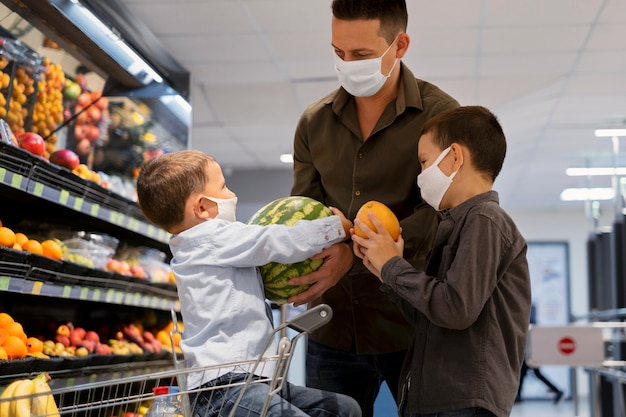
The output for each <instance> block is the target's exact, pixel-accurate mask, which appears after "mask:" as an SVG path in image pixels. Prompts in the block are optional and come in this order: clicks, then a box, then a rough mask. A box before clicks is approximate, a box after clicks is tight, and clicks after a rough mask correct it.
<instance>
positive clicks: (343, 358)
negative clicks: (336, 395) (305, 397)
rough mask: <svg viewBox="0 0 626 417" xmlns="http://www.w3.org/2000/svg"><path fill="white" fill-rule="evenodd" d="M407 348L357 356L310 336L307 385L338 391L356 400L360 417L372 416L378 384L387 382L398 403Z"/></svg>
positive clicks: (307, 358) (378, 388) (307, 354)
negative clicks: (361, 415)
mask: <svg viewBox="0 0 626 417" xmlns="http://www.w3.org/2000/svg"><path fill="white" fill-rule="evenodd" d="M405 355H406V351H404V350H402V351H399V352H393V353H384V354H378V355H358V354H357V353H356V352H345V351H342V350H337V349H334V348H331V347H328V346H325V345H322V344H320V343H317V342H314V341H313V340H311V339H310V338H309V340H308V346H307V352H306V385H307V386H308V387H313V388H317V389H324V390H328V391H333V392H340V393H342V394H346V395H349V396H350V397H352V398H354V399H355V400H357V402H358V403H359V405H360V406H361V410H362V411H363V417H372V416H373V415H374V402H375V401H376V397H377V396H378V391H379V390H380V385H381V384H382V382H383V381H385V382H386V383H387V386H388V387H389V391H391V394H392V395H393V398H394V400H395V401H396V403H397V402H398V397H397V395H398V380H399V378H400V370H401V369H402V364H403V362H404V356H405Z"/></svg>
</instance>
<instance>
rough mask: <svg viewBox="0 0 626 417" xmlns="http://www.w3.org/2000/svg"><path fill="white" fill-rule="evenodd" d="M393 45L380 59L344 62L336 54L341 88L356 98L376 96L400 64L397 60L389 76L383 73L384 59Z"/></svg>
mask: <svg viewBox="0 0 626 417" xmlns="http://www.w3.org/2000/svg"><path fill="white" fill-rule="evenodd" d="M396 39H397V38H396ZM396 39H394V41H393V42H391V45H393V44H394V42H395V41H396ZM391 45H389V47H388V48H387V50H385V52H383V54H382V55H381V56H379V57H378V58H371V59H360V60H356V61H344V60H343V59H341V58H340V57H339V56H337V54H335V72H336V73H337V78H338V79H339V83H340V84H341V86H342V87H343V88H344V89H345V90H346V91H347V92H348V93H350V94H352V95H353V96H355V97H371V96H373V95H374V94H376V93H377V92H378V91H379V90H380V89H381V87H382V86H383V85H384V84H385V81H387V78H389V76H390V75H391V72H392V71H393V69H394V68H395V67H396V64H397V63H398V58H396V60H395V61H394V63H393V66H392V67H391V69H390V70H389V73H388V74H387V75H383V73H382V72H381V65H382V62H383V57H384V56H385V55H386V54H387V52H389V49H391Z"/></svg>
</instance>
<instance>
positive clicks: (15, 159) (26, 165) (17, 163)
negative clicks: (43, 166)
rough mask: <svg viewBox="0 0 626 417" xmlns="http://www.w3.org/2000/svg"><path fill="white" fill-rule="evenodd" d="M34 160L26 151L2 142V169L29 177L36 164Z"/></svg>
mask: <svg viewBox="0 0 626 417" xmlns="http://www.w3.org/2000/svg"><path fill="white" fill-rule="evenodd" d="M34 158H35V157H34V156H33V155H32V154H30V153H29V152H28V151H25V150H24V149H20V148H18V147H16V146H13V145H9V144H7V143H4V142H0V168H5V169H7V170H8V171H11V172H14V173H17V174H20V175H22V176H24V177H28V176H29V175H30V171H31V169H32V167H33V163H34V162H35V160H34Z"/></svg>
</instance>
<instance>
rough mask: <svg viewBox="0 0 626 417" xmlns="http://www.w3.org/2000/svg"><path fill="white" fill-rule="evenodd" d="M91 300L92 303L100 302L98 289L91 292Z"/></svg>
mask: <svg viewBox="0 0 626 417" xmlns="http://www.w3.org/2000/svg"><path fill="white" fill-rule="evenodd" d="M91 299H92V300H93V301H100V289H99V288H95V289H94V290H93V293H92V294H91Z"/></svg>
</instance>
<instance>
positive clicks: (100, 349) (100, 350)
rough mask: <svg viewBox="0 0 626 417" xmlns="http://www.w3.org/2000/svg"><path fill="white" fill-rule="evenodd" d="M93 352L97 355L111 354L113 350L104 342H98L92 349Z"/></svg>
mask: <svg viewBox="0 0 626 417" xmlns="http://www.w3.org/2000/svg"><path fill="white" fill-rule="evenodd" d="M94 352H95V353H97V354H98V355H111V354H112V353H113V350H112V349H111V346H109V345H107V344H105V343H98V344H97V345H96V348H95V349H94Z"/></svg>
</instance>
